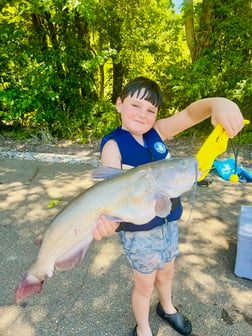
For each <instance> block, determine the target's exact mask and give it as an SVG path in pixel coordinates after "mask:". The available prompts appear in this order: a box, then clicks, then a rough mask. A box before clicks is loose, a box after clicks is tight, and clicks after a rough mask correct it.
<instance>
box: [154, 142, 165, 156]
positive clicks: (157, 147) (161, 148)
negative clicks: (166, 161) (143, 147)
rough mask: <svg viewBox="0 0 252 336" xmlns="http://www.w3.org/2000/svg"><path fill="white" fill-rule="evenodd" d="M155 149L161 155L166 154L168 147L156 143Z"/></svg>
mask: <svg viewBox="0 0 252 336" xmlns="http://www.w3.org/2000/svg"><path fill="white" fill-rule="evenodd" d="M154 148H155V150H156V151H157V152H158V153H160V154H164V153H165V152H166V147H165V145H164V144H163V143H162V142H155V143H154Z"/></svg>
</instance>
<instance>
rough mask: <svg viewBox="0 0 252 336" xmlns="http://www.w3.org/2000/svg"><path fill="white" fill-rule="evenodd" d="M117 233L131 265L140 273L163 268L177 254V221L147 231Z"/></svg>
mask: <svg viewBox="0 0 252 336" xmlns="http://www.w3.org/2000/svg"><path fill="white" fill-rule="evenodd" d="M119 235H120V238H121V241H122V244H123V247H124V250H125V253H126V256H127V258H128V260H129V262H130V265H131V267H132V268H133V269H136V270H137V271H138V272H140V273H145V274H150V273H152V272H154V271H155V270H158V269H163V268H164V264H165V263H168V262H170V261H172V259H173V258H174V257H176V256H177V255H178V254H179V249H178V223H177V221H173V222H168V221H167V222H166V223H165V224H163V225H160V226H157V227H155V228H154V229H152V230H149V231H137V232H129V231H120V232H119Z"/></svg>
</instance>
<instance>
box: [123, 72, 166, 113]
mask: <svg viewBox="0 0 252 336" xmlns="http://www.w3.org/2000/svg"><path fill="white" fill-rule="evenodd" d="M141 91H142V94H141V97H139V95H140V93H141ZM135 93H137V97H138V98H140V99H145V100H147V101H148V102H150V103H151V104H152V105H154V106H156V107H157V108H158V110H160V108H161V106H162V102H163V95H162V91H161V89H160V87H159V85H158V84H157V83H156V82H154V81H153V80H151V79H149V78H146V77H137V78H135V79H133V80H132V81H130V82H128V83H127V84H126V85H125V87H124V88H123V91H122V94H121V96H120V97H121V99H122V101H124V99H125V98H127V97H128V96H129V95H130V96H131V97H132V96H133V95H134V94H135Z"/></svg>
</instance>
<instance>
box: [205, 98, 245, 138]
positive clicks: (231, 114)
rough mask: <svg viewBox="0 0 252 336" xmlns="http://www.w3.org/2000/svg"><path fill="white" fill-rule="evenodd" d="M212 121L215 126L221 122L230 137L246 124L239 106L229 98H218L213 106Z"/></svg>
mask: <svg viewBox="0 0 252 336" xmlns="http://www.w3.org/2000/svg"><path fill="white" fill-rule="evenodd" d="M211 122H212V124H213V126H217V124H218V123H220V124H221V125H222V126H223V128H224V129H225V130H226V132H227V133H228V136H229V138H231V139H232V138H233V137H234V136H236V135H237V134H238V133H239V132H240V131H241V130H242V128H243V126H244V119H243V116H242V113H241V111H240V109H239V107H238V106H237V105H236V104H235V103H234V102H232V101H231V100H229V99H226V98H217V99H216V100H215V104H214V106H213V108H212V114H211Z"/></svg>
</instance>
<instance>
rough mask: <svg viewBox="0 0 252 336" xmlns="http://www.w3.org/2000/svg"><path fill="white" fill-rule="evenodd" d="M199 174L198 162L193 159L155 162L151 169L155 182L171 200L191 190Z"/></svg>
mask: <svg viewBox="0 0 252 336" xmlns="http://www.w3.org/2000/svg"><path fill="white" fill-rule="evenodd" d="M199 174H200V172H199V170H198V161H197V159H195V158H193V157H188V158H181V159H165V160H161V161H157V162H156V165H155V167H153V169H152V176H153V178H154V179H155V182H156V183H157V184H158V186H159V187H160V188H161V190H162V192H165V193H166V194H167V195H169V197H171V198H175V197H178V196H180V195H181V194H183V193H184V192H186V191H188V190H189V189H191V187H192V186H193V184H194V183H196V182H197V179H198V178H199Z"/></svg>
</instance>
